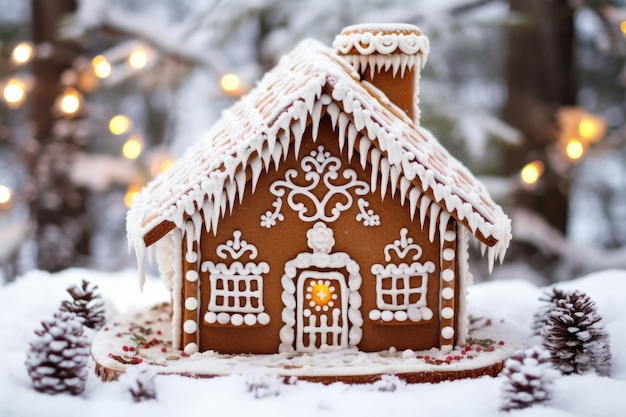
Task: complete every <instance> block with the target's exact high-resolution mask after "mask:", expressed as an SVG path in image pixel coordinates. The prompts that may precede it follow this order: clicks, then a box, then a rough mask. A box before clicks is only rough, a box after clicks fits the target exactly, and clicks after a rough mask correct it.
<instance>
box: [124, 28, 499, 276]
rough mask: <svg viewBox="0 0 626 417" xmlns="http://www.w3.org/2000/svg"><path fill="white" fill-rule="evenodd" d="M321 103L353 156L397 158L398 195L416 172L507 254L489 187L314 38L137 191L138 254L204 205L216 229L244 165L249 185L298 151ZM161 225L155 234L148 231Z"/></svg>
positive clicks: (392, 162)
mask: <svg viewBox="0 0 626 417" xmlns="http://www.w3.org/2000/svg"><path fill="white" fill-rule="evenodd" d="M338 104H341V106H339V105H338ZM323 111H325V113H324V114H326V113H328V114H329V115H330V117H331V120H332V123H333V128H334V129H335V130H336V131H337V132H338V140H340V141H344V142H345V145H346V146H347V148H348V156H349V158H351V157H352V154H353V153H354V150H355V147H356V146H359V148H358V149H357V152H358V153H361V152H363V150H365V152H370V151H371V149H372V148H374V147H376V148H378V149H379V150H380V152H379V153H382V155H383V156H384V158H386V160H387V162H388V163H387V164H386V165H385V168H384V169H391V167H395V168H394V169H396V170H398V171H399V172H400V173H401V176H402V177H403V178H404V180H405V181H406V182H402V181H400V182H398V183H397V184H399V187H400V188H401V189H402V190H403V192H402V194H403V195H404V194H406V195H407V196H408V195H409V194H412V193H409V192H408V190H409V187H410V185H408V182H412V181H414V180H416V179H417V180H418V181H419V184H421V188H422V190H421V191H422V192H425V193H428V194H429V195H430V196H431V198H432V199H433V200H434V201H435V202H436V203H437V204H439V205H440V206H441V207H442V208H445V210H446V211H448V212H449V213H453V214H454V217H455V218H457V220H459V221H461V222H462V223H463V224H464V225H465V226H466V227H467V228H468V229H469V230H470V231H471V233H472V234H473V235H474V236H477V237H480V236H482V237H483V239H481V240H482V241H483V243H487V244H488V245H490V246H491V247H489V248H488V255H489V263H490V267H492V265H493V263H494V261H495V260H497V259H500V260H502V259H503V257H504V254H505V252H506V249H507V248H508V245H509V241H510V238H511V222H510V219H509V218H508V217H507V216H506V215H505V214H504V212H503V211H502V209H501V208H500V207H499V206H498V205H497V204H496V203H494V202H493V201H492V200H491V197H490V196H489V194H488V192H487V190H486V189H485V187H484V186H483V185H482V184H481V183H480V182H479V181H478V180H477V179H476V178H475V177H474V176H473V174H472V173H471V172H470V171H469V170H468V169H467V168H466V167H465V166H464V165H463V164H462V163H461V162H459V161H458V160H456V159H455V158H454V157H452V156H451V155H450V154H449V152H448V151H447V150H446V149H445V148H443V147H442V146H441V144H439V142H438V141H437V140H436V139H435V138H434V136H433V135H432V134H431V133H430V132H429V131H427V130H426V129H424V128H422V127H420V126H417V125H415V124H413V123H412V121H411V120H410V119H409V118H408V117H407V116H406V115H405V113H404V112H403V111H402V110H400V109H399V108H396V107H395V106H394V105H393V103H390V102H389V100H388V99H387V98H386V96H384V94H383V93H382V92H380V91H379V90H377V89H376V88H375V87H373V86H371V85H365V84H363V83H361V82H360V81H359V75H358V74H357V73H356V72H355V70H354V69H353V68H352V67H351V66H350V64H349V63H347V62H345V61H344V60H343V59H342V58H341V57H339V56H337V55H336V54H335V53H334V52H333V50H332V49H330V48H328V47H326V46H324V45H322V44H321V43H319V42H317V41H315V40H311V39H308V40H304V41H303V42H301V43H300V44H299V46H298V47H296V48H295V49H294V50H293V51H292V52H291V53H289V54H287V55H285V56H283V58H281V59H280V61H279V63H278V64H277V65H276V67H274V69H272V70H270V71H268V72H267V73H266V74H265V76H264V77H263V78H262V79H261V80H260V81H259V82H258V83H257V85H256V87H255V88H254V89H252V90H251V91H250V92H249V93H248V94H246V95H245V96H244V97H242V98H241V99H240V100H239V101H237V102H236V103H235V104H234V105H233V106H231V107H230V108H228V109H226V110H225V111H224V112H223V113H222V116H221V117H220V119H219V120H218V121H217V122H216V123H215V125H214V126H213V127H212V128H211V129H210V130H209V131H208V132H207V134H206V135H205V137H204V138H203V139H202V140H201V141H200V142H199V143H198V144H197V145H196V146H194V147H193V148H192V149H189V150H188V151H187V152H186V153H185V154H184V155H183V156H182V157H181V158H180V159H179V161H177V163H176V164H175V165H174V166H173V167H172V168H170V170H169V171H167V172H165V173H163V174H161V175H159V176H158V177H156V178H155V179H153V180H152V181H151V182H150V183H149V184H148V185H147V186H146V187H145V188H144V189H143V190H142V191H141V193H140V194H139V195H137V196H136V197H135V199H134V201H133V205H132V207H131V209H130V210H129V212H128V215H127V232H128V239H129V244H130V245H132V246H133V247H134V248H135V251H136V253H137V255H138V258H142V257H143V253H144V251H145V247H146V245H147V244H148V245H149V244H152V243H154V242H153V241H152V240H154V241H156V240H158V239H160V237H162V236H163V235H164V234H166V233H167V232H168V231H169V230H171V229H172V228H173V227H174V226H176V227H179V228H181V229H183V230H184V222H185V221H186V220H187V219H188V218H190V217H192V216H193V215H194V213H199V212H202V214H203V216H204V221H205V226H206V230H207V231H209V230H210V229H212V230H213V231H215V229H216V228H217V226H218V223H219V219H220V218H221V217H222V216H224V215H225V213H226V210H227V208H230V209H231V210H232V207H233V205H234V204H235V201H236V200H237V199H238V200H239V202H241V201H242V199H243V194H244V189H245V185H246V180H247V178H246V170H248V172H251V181H252V189H253V190H254V187H255V186H256V181H257V180H258V177H259V175H261V172H262V170H263V169H266V170H267V169H269V166H270V164H271V163H274V164H275V165H276V166H278V165H279V164H280V163H281V161H282V160H283V159H284V158H285V157H286V155H287V153H288V152H290V151H291V152H295V153H296V154H297V153H298V151H299V148H300V143H301V140H302V135H303V133H304V131H305V130H306V128H307V120H311V121H312V122H311V125H312V126H313V135H314V137H315V136H316V134H317V124H318V122H319V120H320V118H321V116H322V115H323V113H322V112H323ZM359 132H365V133H366V134H365V135H363V136H360V135H359ZM291 135H293V137H294V139H293V143H290V136H291ZM363 138H365V139H370V140H366V141H363V140H362V139H363ZM371 143H374V144H375V146H374V147H371V146H370V144H371ZM340 146H341V143H340ZM290 148H291V149H290ZM372 165H373V164H372ZM382 166H383V164H382V163H381V167H382ZM241 168H244V169H241ZM373 169H379V167H376V168H373ZM391 187H394V185H393V184H392V185H391ZM381 188H383V187H382V186H381ZM163 196H165V197H163ZM402 198H403V199H404V196H403V197H402ZM407 198H408V197H407ZM411 198H412V197H411ZM411 204H414V205H415V204H417V200H415V201H413V200H411ZM411 210H412V213H413V211H414V210H415V207H412V208H411ZM164 224H167V225H168V227H164V226H163V225H164ZM159 228H160V229H162V230H160V231H159V233H157V236H156V238H154V239H152V240H151V239H147V236H148V235H149V234H150V233H154V230H157V229H159ZM196 229H198V230H199V228H196ZM146 240H148V241H146ZM486 246H487V245H485V246H484V247H485V248H486ZM142 262H143V259H140V265H141V263H142Z"/></svg>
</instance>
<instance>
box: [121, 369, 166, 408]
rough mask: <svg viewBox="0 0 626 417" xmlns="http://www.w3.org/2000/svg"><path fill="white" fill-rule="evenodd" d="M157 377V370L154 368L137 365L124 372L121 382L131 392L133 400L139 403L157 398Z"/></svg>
mask: <svg viewBox="0 0 626 417" xmlns="http://www.w3.org/2000/svg"><path fill="white" fill-rule="evenodd" d="M155 377H156V372H154V371H153V370H151V369H149V368H146V367H144V366H136V367H132V368H129V369H128V370H127V371H126V372H124V374H122V376H121V377H120V383H122V384H123V385H124V386H125V387H126V389H127V390H128V392H130V395H131V396H132V397H133V401H135V402H136V403H138V402H142V401H146V400H154V399H156V396H157V395H156V388H155V386H154V378H155Z"/></svg>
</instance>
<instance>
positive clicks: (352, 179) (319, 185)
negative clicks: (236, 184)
mask: <svg viewBox="0 0 626 417" xmlns="http://www.w3.org/2000/svg"><path fill="white" fill-rule="evenodd" d="M300 167H301V172H298V171H297V170H295V169H289V170H287V172H285V179H284V180H276V181H274V182H273V183H272V184H271V185H270V192H271V193H272V194H273V195H275V196H276V197H278V198H277V199H276V201H275V202H274V203H272V206H274V207H275V210H274V211H271V210H268V211H266V212H265V214H263V215H262V216H261V226H263V227H267V228H270V227H272V226H275V225H276V223H277V221H279V220H283V218H284V217H283V215H282V213H281V209H282V198H283V196H285V194H286V199H287V204H288V205H289V208H291V209H292V210H293V211H295V212H296V213H298V217H299V218H300V220H302V221H304V222H315V221H320V220H321V221H325V222H329V223H330V222H334V221H336V220H337V219H338V218H339V216H341V213H342V212H344V211H346V210H348V209H349V208H350V207H352V204H353V202H354V197H353V195H352V193H354V194H356V195H359V196H362V195H366V194H368V193H369V192H370V185H369V184H368V183H367V182H366V181H363V180H359V179H358V178H357V173H356V171H355V170H354V169H351V168H346V169H342V166H341V159H339V158H338V157H336V156H332V155H331V154H330V152H327V151H325V150H324V147H323V146H321V145H320V146H318V148H317V149H314V150H312V151H311V152H310V153H309V155H307V156H305V157H304V158H302V161H301V162H300ZM301 173H304V175H303V179H304V182H306V184H305V185H299V184H296V183H295V182H294V180H296V179H297V178H298V177H299V176H300V174H301ZM340 177H341V178H340ZM298 182H302V180H300V181H298ZM320 189H322V190H323V189H325V193H324V194H323V195H322V196H319V194H320V192H319V190H320ZM361 200H362V202H361ZM368 205H369V204H368V203H367V202H366V201H365V200H364V199H362V198H361V199H359V210H360V213H359V214H358V215H357V220H358V221H363V224H364V225H365V226H377V225H379V224H380V216H378V215H376V214H375V213H374V212H373V210H366V207H367V206H368Z"/></svg>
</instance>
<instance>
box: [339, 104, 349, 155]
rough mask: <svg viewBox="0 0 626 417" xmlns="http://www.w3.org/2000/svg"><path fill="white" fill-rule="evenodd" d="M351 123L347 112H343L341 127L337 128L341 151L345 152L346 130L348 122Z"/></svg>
mask: <svg viewBox="0 0 626 417" xmlns="http://www.w3.org/2000/svg"><path fill="white" fill-rule="evenodd" d="M349 123H350V119H348V116H346V114H345V113H343V112H342V113H341V114H340V115H339V127H338V129H337V133H338V134H339V136H338V137H337V141H338V142H339V152H341V153H343V147H344V145H345V142H346V131H347V130H348V124H349Z"/></svg>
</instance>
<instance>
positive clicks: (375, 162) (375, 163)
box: [370, 148, 381, 192]
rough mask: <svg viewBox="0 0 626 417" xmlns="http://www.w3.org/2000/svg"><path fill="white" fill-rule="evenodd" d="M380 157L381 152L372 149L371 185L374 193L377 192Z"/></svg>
mask: <svg viewBox="0 0 626 417" xmlns="http://www.w3.org/2000/svg"><path fill="white" fill-rule="evenodd" d="M380 156H381V154H380V151H379V150H378V149H377V148H372V152H370V165H371V168H372V175H371V179H370V184H371V187H372V192H375V191H376V184H377V183H378V168H379V166H380Z"/></svg>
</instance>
